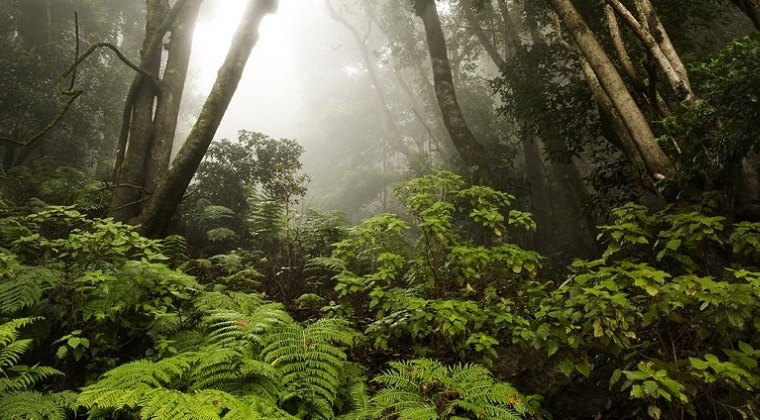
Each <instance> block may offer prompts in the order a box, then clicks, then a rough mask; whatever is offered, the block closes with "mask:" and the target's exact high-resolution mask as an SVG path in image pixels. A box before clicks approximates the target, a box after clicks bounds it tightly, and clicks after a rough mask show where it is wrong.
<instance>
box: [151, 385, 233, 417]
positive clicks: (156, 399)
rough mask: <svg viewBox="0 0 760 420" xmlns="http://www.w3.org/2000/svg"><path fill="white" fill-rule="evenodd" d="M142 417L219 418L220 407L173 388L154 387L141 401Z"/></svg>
mask: <svg viewBox="0 0 760 420" xmlns="http://www.w3.org/2000/svg"><path fill="white" fill-rule="evenodd" d="M139 405H140V406H141V407H142V409H141V410H140V417H141V418H145V419H155V420H196V419H197V420H218V419H219V411H220V409H219V408H218V407H215V406H214V405H213V404H206V403H205V400H204V399H196V398H195V396H194V395H192V394H185V393H183V392H180V391H175V390H172V389H164V388H159V389H152V390H149V391H147V392H145V393H144V394H143V397H142V399H141V400H140V402H139Z"/></svg>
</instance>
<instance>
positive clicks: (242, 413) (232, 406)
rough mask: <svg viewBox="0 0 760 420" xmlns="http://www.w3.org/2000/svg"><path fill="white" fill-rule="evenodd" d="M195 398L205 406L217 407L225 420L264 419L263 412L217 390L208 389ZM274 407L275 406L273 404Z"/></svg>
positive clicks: (197, 394) (194, 396)
mask: <svg viewBox="0 0 760 420" xmlns="http://www.w3.org/2000/svg"><path fill="white" fill-rule="evenodd" d="M193 398H194V399H195V400H197V401H200V402H202V403H203V404H205V405H207V406H210V407H216V408H217V410H218V411H217V414H218V415H220V417H221V418H222V419H225V420H256V419H262V418H264V417H262V416H261V410H259V409H256V408H254V406H251V405H250V404H248V403H247V402H246V401H245V400H243V399H241V398H239V397H236V396H234V395H232V394H228V393H226V392H224V391H219V390H216V389H207V390H203V391H200V392H198V393H196V394H194V395H193ZM272 406H273V407H271V408H273V409H274V408H276V407H274V404H272Z"/></svg>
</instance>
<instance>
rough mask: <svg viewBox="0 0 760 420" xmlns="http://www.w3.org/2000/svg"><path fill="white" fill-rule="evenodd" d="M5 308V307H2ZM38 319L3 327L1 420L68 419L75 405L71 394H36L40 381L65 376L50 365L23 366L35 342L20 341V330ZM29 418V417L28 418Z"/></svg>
mask: <svg viewBox="0 0 760 420" xmlns="http://www.w3.org/2000/svg"><path fill="white" fill-rule="evenodd" d="M0 308H2V307H0ZM35 320H37V319H36V318H17V319H14V320H11V321H9V322H6V323H3V324H0V418H1V419H15V418H19V416H22V415H23V416H30V418H46V419H47V418H49V419H65V418H66V411H67V409H68V408H70V407H71V406H72V404H69V403H67V401H70V400H71V397H70V395H71V394H70V393H61V394H41V393H39V392H34V391H32V389H33V387H34V386H35V385H36V384H38V383H39V382H42V381H45V380H47V379H50V378H52V377H54V376H58V375H62V372H60V371H58V370H56V369H53V368H51V367H47V366H40V365H37V364H36V365H34V366H27V365H22V364H19V361H20V360H21V358H22V356H23V355H24V353H26V352H28V351H29V349H30V347H31V344H32V340H30V339H19V329H21V328H23V327H25V326H28V325H30V324H31V323H32V322H34V321H35ZM24 418H27V417H24Z"/></svg>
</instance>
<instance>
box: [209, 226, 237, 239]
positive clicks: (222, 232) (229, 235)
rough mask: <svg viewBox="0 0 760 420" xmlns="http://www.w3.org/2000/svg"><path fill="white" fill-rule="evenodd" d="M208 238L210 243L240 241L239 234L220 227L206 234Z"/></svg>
mask: <svg viewBox="0 0 760 420" xmlns="http://www.w3.org/2000/svg"><path fill="white" fill-rule="evenodd" d="M206 238H207V239H208V240H209V242H223V241H234V240H236V239H238V234H237V233H235V231H234V230H232V229H229V228H226V227H218V228H214V229H211V230H209V231H208V232H206Z"/></svg>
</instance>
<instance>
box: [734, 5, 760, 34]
mask: <svg viewBox="0 0 760 420" xmlns="http://www.w3.org/2000/svg"><path fill="white" fill-rule="evenodd" d="M731 1H732V2H733V3H734V4H735V5H736V6H737V7H738V8H739V10H741V11H742V13H744V14H745V15H747V17H748V18H750V20H752V23H753V24H754V25H755V28H756V29H757V30H758V31H760V0H731Z"/></svg>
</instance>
